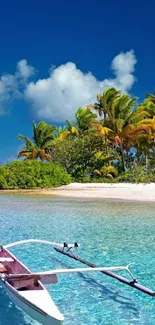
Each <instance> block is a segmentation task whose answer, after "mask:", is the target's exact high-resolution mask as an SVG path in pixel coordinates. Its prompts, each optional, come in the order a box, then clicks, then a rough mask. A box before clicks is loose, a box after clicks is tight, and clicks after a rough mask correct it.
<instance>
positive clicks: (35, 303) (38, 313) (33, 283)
mask: <svg viewBox="0 0 155 325" xmlns="http://www.w3.org/2000/svg"><path fill="white" fill-rule="evenodd" d="M34 242H35V243H42V244H47V245H52V246H53V247H54V249H55V250H56V251H57V252H59V253H62V254H64V255H66V256H68V257H70V258H72V259H75V260H77V261H79V262H81V263H83V264H85V265H88V266H89V268H86V267H85V268H74V269H59V270H50V271H45V272H38V273H32V272H31V271H30V270H29V269H28V268H27V267H26V266H25V265H24V264H23V263H22V262H21V261H19V260H18V259H17V257H15V256H14V255H13V254H12V253H11V252H10V251H9V250H8V248H10V247H13V246H17V245H21V244H25V243H34ZM78 247H79V245H78V244H77V243H75V244H66V243H64V244H58V243H53V242H49V241H46V240H37V239H28V240H23V241H18V242H15V243H11V244H8V245H5V246H0V282H1V285H2V287H3V288H4V290H5V291H6V293H7V294H8V296H9V297H10V299H11V300H12V301H13V302H14V303H15V304H16V305H17V306H18V307H19V308H21V309H22V310H23V311H24V312H26V313H27V314H28V315H29V316H31V317H32V318H34V319H35V320H37V321H38V322H40V323H41V324H43V325H60V324H62V323H63V320H64V317H63V315H62V314H61V312H60V311H59V309H58V307H57V306H56V304H55V303H54V301H53V300H52V298H51V296H50V295H49V293H48V291H47V290H46V288H45V287H44V284H56V283H57V281H58V280H57V274H61V273H73V272H94V271H98V272H102V273H104V274H106V275H108V276H110V277H113V278H115V279H116V280H118V281H120V282H123V283H124V284H127V285H129V286H131V287H133V288H135V289H137V290H140V291H143V292H144V293H146V294H148V295H150V296H155V292H154V291H152V290H150V289H148V288H146V287H144V286H142V285H140V284H139V283H138V282H137V280H136V279H135V277H134V276H133V274H132V273H131V271H130V270H129V265H127V266H114V267H96V266H95V265H94V264H92V263H90V262H87V261H85V260H83V259H81V258H79V257H78V256H76V255H75V254H73V253H72V248H75V249H77V248H78ZM121 270H126V271H127V272H128V274H129V275H130V277H131V279H130V280H128V279H127V278H124V277H122V276H120V275H118V274H116V273H113V271H114V272H116V271H121Z"/></svg>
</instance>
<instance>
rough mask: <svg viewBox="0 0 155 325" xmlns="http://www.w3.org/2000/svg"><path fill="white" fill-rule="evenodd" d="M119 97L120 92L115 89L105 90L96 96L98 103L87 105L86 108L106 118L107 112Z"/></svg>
mask: <svg viewBox="0 0 155 325" xmlns="http://www.w3.org/2000/svg"><path fill="white" fill-rule="evenodd" d="M120 96H121V92H120V91H119V90H117V89H115V88H107V89H106V90H105V91H104V92H103V94H102V95H101V94H98V95H97V100H98V102H97V103H95V104H94V105H89V106H88V108H93V109H95V110H96V111H97V112H98V114H99V116H102V115H103V116H104V119H106V118H107V114H108V111H109V110H110V109H111V107H112V105H113V103H114V101H115V100H116V99H117V98H119V97H120Z"/></svg>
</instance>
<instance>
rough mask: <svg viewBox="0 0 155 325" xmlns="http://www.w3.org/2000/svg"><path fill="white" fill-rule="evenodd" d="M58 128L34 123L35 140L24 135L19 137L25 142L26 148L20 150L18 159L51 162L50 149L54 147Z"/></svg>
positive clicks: (42, 123) (43, 123)
mask: <svg viewBox="0 0 155 325" xmlns="http://www.w3.org/2000/svg"><path fill="white" fill-rule="evenodd" d="M55 130H56V127H55V126H53V125H49V124H46V123H45V122H40V123H39V124H38V125H37V124H36V123H33V140H31V139H30V138H28V137H25V136H23V135H20V134H19V135H18V137H17V139H18V140H22V141H24V142H25V146H24V147H23V148H22V149H21V150H20V152H19V154H18V158H20V157H25V159H38V158H40V159H41V160H51V159H52V157H51V155H50V154H49V149H50V147H51V146H52V143H53V139H54V132H55Z"/></svg>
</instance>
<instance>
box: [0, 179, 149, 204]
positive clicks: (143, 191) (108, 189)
mask: <svg viewBox="0 0 155 325" xmlns="http://www.w3.org/2000/svg"><path fill="white" fill-rule="evenodd" d="M0 194H30V195H31V194H32V195H52V196H61V197H70V198H89V199H91V198H92V199H95V198H96V199H97V198H99V199H108V200H110V199H111V200H113V199H114V200H123V201H139V202H155V183H150V184H144V183H140V184H133V183H116V184H112V183H71V184H69V185H63V186H60V187H54V188H44V189H34V190H33V189H28V190H27V189H14V190H0Z"/></svg>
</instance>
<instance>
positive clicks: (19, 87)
mask: <svg viewBox="0 0 155 325" xmlns="http://www.w3.org/2000/svg"><path fill="white" fill-rule="evenodd" d="M34 72H35V69H34V68H33V67H32V66H30V65H28V63H27V61H26V60H25V59H23V60H21V61H19V62H18V63H17V69H16V72H15V73H14V74H9V73H5V74H3V75H2V76H1V77H0V115H2V114H5V108H6V106H7V105H8V102H10V101H12V100H14V99H16V98H21V97H22V96H23V92H24V89H25V87H26V84H27V82H28V78H29V77H31V76H32V75H33V74H34Z"/></svg>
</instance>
